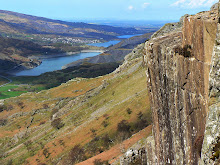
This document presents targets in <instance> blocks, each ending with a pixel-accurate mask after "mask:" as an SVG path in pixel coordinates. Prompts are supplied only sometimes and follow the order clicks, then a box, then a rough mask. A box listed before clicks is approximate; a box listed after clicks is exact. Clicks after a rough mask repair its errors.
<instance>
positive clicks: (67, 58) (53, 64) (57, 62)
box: [11, 34, 141, 76]
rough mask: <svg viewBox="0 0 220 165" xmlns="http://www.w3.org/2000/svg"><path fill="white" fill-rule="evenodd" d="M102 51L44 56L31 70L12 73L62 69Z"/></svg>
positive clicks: (113, 42)
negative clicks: (39, 63)
mask: <svg viewBox="0 0 220 165" xmlns="http://www.w3.org/2000/svg"><path fill="white" fill-rule="evenodd" d="M138 35H141V34H135V35H123V36H118V38H119V39H125V38H130V37H133V36H138ZM119 42H120V41H119V40H112V41H109V42H105V43H94V44H89V45H93V46H99V47H101V46H103V47H108V46H111V45H115V44H117V43H119ZM99 54H100V52H89V53H84V52H83V53H78V54H73V55H61V56H56V57H49V58H42V59H41V61H42V63H41V65H39V66H38V67H36V68H33V69H29V70H23V71H17V72H16V71H14V72H12V73H11V74H13V75H15V76H39V75H40V74H43V73H46V72H52V71H55V70H61V69H62V66H64V65H66V64H69V63H71V62H74V61H77V60H80V59H84V58H87V57H93V56H97V55H99Z"/></svg>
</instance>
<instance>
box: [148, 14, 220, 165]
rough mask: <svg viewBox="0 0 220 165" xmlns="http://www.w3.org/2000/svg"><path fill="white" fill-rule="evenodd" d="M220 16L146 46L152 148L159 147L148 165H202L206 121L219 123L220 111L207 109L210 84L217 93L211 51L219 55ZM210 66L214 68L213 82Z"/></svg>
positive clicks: (194, 21)
mask: <svg viewBox="0 0 220 165" xmlns="http://www.w3.org/2000/svg"><path fill="white" fill-rule="evenodd" d="M217 13H218V12H217V10H212V11H208V12H201V13H198V14H196V15H194V16H185V17H184V18H183V20H184V23H183V27H182V31H179V30H175V31H172V32H169V33H161V34H160V35H157V36H155V37H154V38H152V39H151V40H150V41H149V42H147V43H146V45H145V49H146V55H145V56H144V61H145V64H146V70H147V72H146V73H147V79H148V88H149V93H150V97H151V109H152V113H153V137H154V138H153V140H151V143H154V142H155V151H154V152H155V155H152V156H151V157H148V158H147V159H148V160H147V161H148V163H149V164H158V165H159V164H161V165H164V164H176V165H179V164H189V165H190V164H191V165H194V164H195V165H196V164H198V162H199V161H200V162H201V161H203V160H201V150H202V144H203V139H204V132H205V129H206V128H207V126H206V120H207V119H208V121H209V120H214V121H215V122H216V118H217V119H218V118H219V105H218V104H215V105H214V107H213V108H212V106H211V107H209V106H210V99H209V80H210V82H215V83H214V84H215V85H211V87H212V89H211V91H213V90H215V91H216V90H217V91H218V90H219V87H218V85H217V86H216V82H218V83H219V69H218V68H216V66H217V65H219V56H218V55H216V54H218V53H214V54H215V55H213V49H215V50H218V48H216V46H215V47H214V45H215V44H216V43H217V42H216V40H215V39H216V33H217V20H218V19H217V18H218V16H217ZM158 34H159V33H158ZM215 59H216V60H215ZM210 66H215V67H214V68H213V67H212V69H211V70H212V72H211V76H209V73H210ZM212 75H213V76H212ZM211 93H212V92H211ZM217 93H218V92H217ZM211 95H212V94H211ZM214 95H215V97H216V92H215V94H214ZM217 96H218V94H217ZM209 113H212V115H211V114H210V115H209ZM208 115H209V118H208V117H207V116H208ZM212 124H213V125H215V127H216V129H218V125H216V123H214V122H212ZM213 125H212V128H214V126H213ZM206 130H207V129H206ZM206 132H207V131H206ZM214 132H215V133H217V132H216V131H214ZM206 136H207V135H206V134H205V137H206ZM149 143H150V142H149ZM148 149H149V148H148V147H146V150H148ZM151 153H152V151H151ZM150 162H154V163H150Z"/></svg>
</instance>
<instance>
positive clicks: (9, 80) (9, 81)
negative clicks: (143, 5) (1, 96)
mask: <svg viewBox="0 0 220 165" xmlns="http://www.w3.org/2000/svg"><path fill="white" fill-rule="evenodd" d="M0 77H2V78H4V79H7V80H8V82H7V83H5V84H3V85H0V87H3V86H5V85H7V84H10V83H11V82H12V80H11V79H9V78H7V77H5V76H1V75H0Z"/></svg>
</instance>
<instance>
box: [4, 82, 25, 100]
mask: <svg viewBox="0 0 220 165" xmlns="http://www.w3.org/2000/svg"><path fill="white" fill-rule="evenodd" d="M18 87H19V86H16V85H6V86H3V87H1V88H0V99H6V98H10V97H15V96H20V95H21V94H22V93H26V92H27V91H12V90H13V89H16V88H18Z"/></svg>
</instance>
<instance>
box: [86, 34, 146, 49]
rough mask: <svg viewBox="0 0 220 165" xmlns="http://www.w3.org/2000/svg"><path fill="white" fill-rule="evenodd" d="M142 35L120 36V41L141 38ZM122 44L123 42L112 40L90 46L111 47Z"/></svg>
mask: <svg viewBox="0 0 220 165" xmlns="http://www.w3.org/2000/svg"><path fill="white" fill-rule="evenodd" d="M139 35H142V34H133V35H123V36H118V39H126V38H131V37H134V36H139ZM119 42H121V40H112V41H108V42H104V43H93V44H88V45H90V46H98V47H106V48H107V47H109V46H111V45H115V44H117V43H119Z"/></svg>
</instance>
